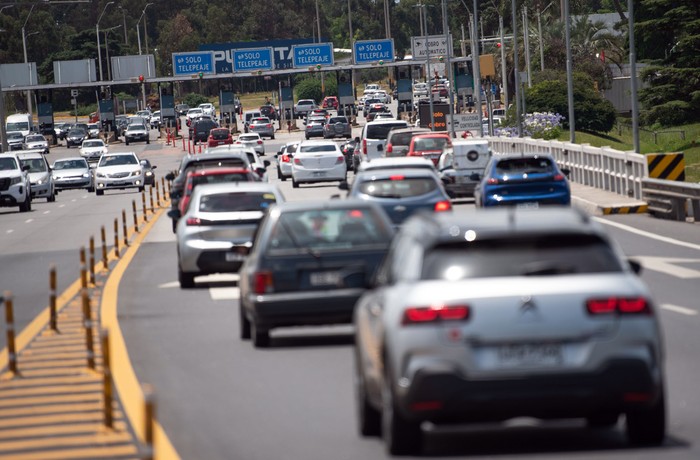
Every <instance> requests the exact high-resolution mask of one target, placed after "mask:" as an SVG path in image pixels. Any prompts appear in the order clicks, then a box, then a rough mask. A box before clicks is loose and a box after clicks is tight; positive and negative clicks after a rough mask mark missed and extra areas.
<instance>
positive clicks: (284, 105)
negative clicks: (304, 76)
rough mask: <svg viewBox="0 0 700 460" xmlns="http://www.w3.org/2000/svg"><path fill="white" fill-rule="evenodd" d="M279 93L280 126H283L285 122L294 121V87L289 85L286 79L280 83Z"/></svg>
mask: <svg viewBox="0 0 700 460" xmlns="http://www.w3.org/2000/svg"><path fill="white" fill-rule="evenodd" d="M279 93H280V98H279V100H280V128H282V127H283V126H284V125H283V123H284V122H289V121H292V122H294V94H293V92H292V87H291V86H289V83H288V82H284V81H281V82H280V83H279ZM295 126H296V124H295Z"/></svg>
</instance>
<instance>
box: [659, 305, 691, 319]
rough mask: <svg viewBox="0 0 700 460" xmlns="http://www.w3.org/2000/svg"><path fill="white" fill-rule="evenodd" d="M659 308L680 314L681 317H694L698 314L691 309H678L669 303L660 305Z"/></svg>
mask: <svg viewBox="0 0 700 460" xmlns="http://www.w3.org/2000/svg"><path fill="white" fill-rule="evenodd" d="M661 308H663V309H664V310H668V311H672V312H674V313H680V314H681V315H688V316H695V315H697V314H698V312H697V311H696V310H693V309H692V308H685V307H679V306H678V305H673V304H670V303H664V304H661Z"/></svg>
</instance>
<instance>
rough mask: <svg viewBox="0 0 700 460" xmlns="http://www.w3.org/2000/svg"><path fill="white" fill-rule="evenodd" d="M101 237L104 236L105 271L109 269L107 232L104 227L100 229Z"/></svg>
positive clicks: (103, 260)
mask: <svg viewBox="0 0 700 460" xmlns="http://www.w3.org/2000/svg"><path fill="white" fill-rule="evenodd" d="M100 235H101V236H102V268H104V269H105V270H107V269H109V265H108V264H107V232H106V231H105V227H104V225H103V226H102V228H101V229H100Z"/></svg>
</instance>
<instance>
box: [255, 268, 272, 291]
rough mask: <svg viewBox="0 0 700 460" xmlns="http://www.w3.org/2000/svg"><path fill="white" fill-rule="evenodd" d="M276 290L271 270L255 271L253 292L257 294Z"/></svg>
mask: <svg viewBox="0 0 700 460" xmlns="http://www.w3.org/2000/svg"><path fill="white" fill-rule="evenodd" d="M273 290H274V288H273V284H272V273H271V272H265V271H261V272H255V274H254V275H253V292H254V293H255V294H268V293H270V292H272V291H273Z"/></svg>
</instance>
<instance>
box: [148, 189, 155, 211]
mask: <svg viewBox="0 0 700 460" xmlns="http://www.w3.org/2000/svg"><path fill="white" fill-rule="evenodd" d="M148 194H149V195H150V197H151V214H153V213H154V212H155V211H154V209H153V187H149V188H148Z"/></svg>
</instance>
